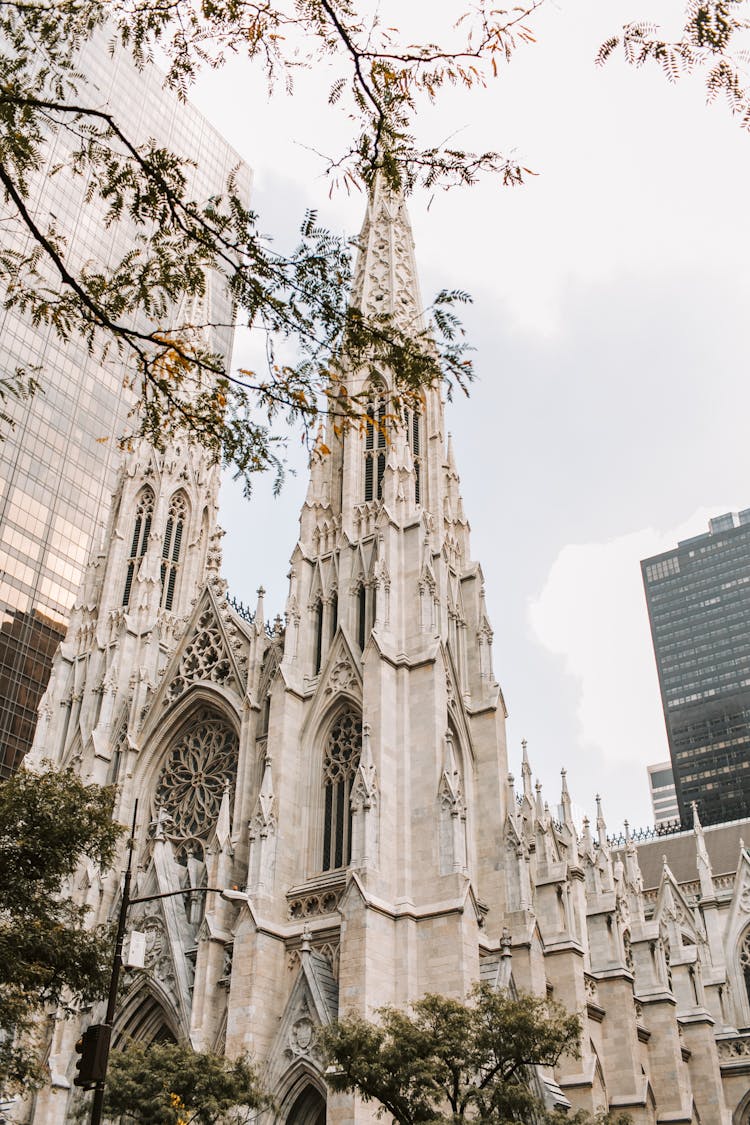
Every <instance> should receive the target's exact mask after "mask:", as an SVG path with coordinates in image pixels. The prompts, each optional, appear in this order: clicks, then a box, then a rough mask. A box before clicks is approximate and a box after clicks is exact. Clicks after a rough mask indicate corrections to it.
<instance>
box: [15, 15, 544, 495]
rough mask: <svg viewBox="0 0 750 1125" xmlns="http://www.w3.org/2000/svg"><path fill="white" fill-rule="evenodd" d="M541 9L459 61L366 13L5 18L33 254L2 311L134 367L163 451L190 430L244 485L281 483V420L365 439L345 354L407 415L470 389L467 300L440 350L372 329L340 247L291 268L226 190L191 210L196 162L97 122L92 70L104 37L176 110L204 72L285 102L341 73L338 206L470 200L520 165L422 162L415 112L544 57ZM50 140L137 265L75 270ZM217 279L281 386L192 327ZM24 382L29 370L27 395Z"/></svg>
mask: <svg viewBox="0 0 750 1125" xmlns="http://www.w3.org/2000/svg"><path fill="white" fill-rule="evenodd" d="M540 3H542V0H527V2H526V4H525V5H521V6H520V7H514V8H511V9H507V10H506V9H498V8H494V7H493V6H492V4H491V3H490V0H475V3H473V4H472V5H471V6H470V7H469V8H467V10H466V11H465V12H464V14H463V15H462V16H461V18H460V19H459V21H458V24H457V25H456V27H455V28H454V30H453V32H452V36H453V40H452V42H450V43H444V44H442V45H441V44H437V43H434V42H431V41H429V40H427V39H425V41H424V42H419V43H408V42H402V41H401V39H400V36H399V33H398V31H397V30H396V29H394V28H391V27H384V26H382V25H381V24H380V23H379V21H378V18H377V16H374V17H372V18H365V16H364V15H363V14H362V12H361V11H360V7H364V5H359V4H357V3H355V2H354V0H211V3H207V2H206V0H171V2H170V3H168V4H161V3H154V2H153V0H53V2H51V3H45V4H36V3H29V2H28V0H2V2H0V186H1V188H2V192H3V194H4V199H5V204H6V210H7V212H8V214H9V216H10V217H11V219H12V220H13V222H14V223H15V225H16V229H17V230H21V231H23V232H24V234H25V235H26V236H30V237H27V238H26V240H25V241H24V242H18V243H16V244H14V245H13V246H11V247H10V248H8V247H7V246H6V248H5V249H4V250H3V251H2V253H0V268H2V270H3V272H4V273H5V275H6V277H7V278H8V279H9V281H8V286H7V290H6V295H5V304H6V307H13V308H16V309H17V310H19V312H20V313H21V314H23V315H24V316H26V317H28V318H30V320H31V321H32V322H33V323H34V324H35V325H37V326H41V325H49V326H51V327H52V329H53V330H54V331H55V332H56V333H57V334H58V335H59V336H60V337H61V338H63V339H67V338H69V337H71V336H73V335H77V336H81V337H82V338H83V339H84V340H85V342H86V344H87V345H88V347H89V348H90V349H92V350H96V351H103V352H105V353H106V352H107V351H108V350H109V351H110V352H111V351H113V350H115V351H117V352H119V353H120V354H121V355H123V356H124V357H125V358H126V359H127V361H128V364H129V369H130V370H131V372H132V375H131V377H130V382H131V384H132V387H133V389H134V391H135V392H136V394H137V397H138V399H139V405H140V426H141V431H142V432H143V433H144V434H145V435H146V436H147V437H148V438H149V439H150V440H151V441H153V442H154V443H155V444H156V445H157V446H160V445H162V444H163V441H164V438H165V434H168V433H169V432H170V431H171V430H172V429H173V428H174V426H175V425H177V424H186V425H187V426H188V427H189V428H190V429H191V430H192V432H193V433H194V435H195V436H196V437H197V438H198V439H199V440H200V441H201V442H203V443H204V444H205V445H206V446H207V447H208V448H209V449H210V450H211V451H212V452H213V453H214V454H215V455H216V456H217V457H223V459H224V460H225V461H226V462H228V463H232V464H233V465H234V466H235V468H236V469H237V471H238V473H240V474H241V475H243V476H244V477H245V479H246V481H249V479H250V475H251V474H252V472H254V471H256V470H259V469H264V468H267V467H269V466H276V468H277V469H278V468H279V465H280V460H279V446H278V441H279V432H278V423H279V421H280V419H281V418H282V417H283V418H285V419H286V420H288V421H291V422H292V423H294V424H297V425H298V426H301V427H302V428H303V430H304V431H305V433H306V434H307V436H308V437H309V438H310V439H311V441H312V443H313V444H314V443H315V440H316V438H317V440H320V432H321V431H320V422H321V416H322V415H323V414H325V413H326V412H327V411H329V410H331V409H335V411H336V412H337V413H338V414H339V415H340V416H341V417H340V419H339V420H338V422H337V424H338V425H341V426H346V425H347V424H351V423H352V421H354V422H357V421H358V420H360V421H361V418H362V413H363V411H364V404H363V403H358V402H356V401H354V400H353V399H352V398H351V397H350V396H349V397H344V396H341V395H340V394H339V389H338V386H337V370H336V366H335V359H336V356H337V354H339V352H340V349H341V348H342V346H343V345H345V346H346V350H347V355H348V356H349V358H350V359H351V360H352V361H353V362H354V363H369V364H372V365H373V366H374V367H379V368H381V369H382V368H384V367H385V368H389V369H390V370H392V371H393V372H394V375H395V386H394V395H393V398H394V401H393V408H394V410H396V409H398V408H399V406H400V405H403V402H404V400H405V399H406V400H409V399H410V398H413V397H414V395H415V394H416V393H418V391H419V389H420V388H423V387H424V386H427V385H432V384H435V383H437V382H438V381H440V380H442V379H447V380H448V382H449V384H450V385H451V386H455V385H458V386H461V387H463V388H466V385H467V382H468V381H469V379H470V377H471V366H470V361H469V360H468V358H467V354H466V345H465V341H464V339H463V336H462V330H461V326H460V323H459V321H458V319H457V318H456V315H455V312H454V311H453V306H454V305H455V304H456V302H460V301H462V300H465V299H466V295H465V294H464V293H462V292H460V291H456V292H444V293H441V294H439V295H438V298H437V299H436V302H435V304H434V305H433V306H432V308H433V310H434V312H435V316H434V324H433V333H432V335H433V336H434V337H435V341H434V342H433V341H432V340H431V338H430V335H429V334H428V332H426V331H423V330H420V329H419V327H418V326H417V325H416V324H411V325H409V324H407V325H403V324H397V323H396V322H395V320H394V319H393V318H392V317H390V316H389V315H386V314H382V315H378V316H375V317H371V318H365V317H363V316H361V315H359V314H358V313H357V312H356V310H351V309H350V308H349V307H348V292H349V287H350V283H351V265H350V247H349V245H348V244H347V243H346V242H345V241H344V240H342V239H339V238H335V237H333V236H332V235H331V234H330V233H329V232H327V231H325V230H322V229H321V228H320V227H319V226H318V225H317V223H316V220H315V216H314V215H308V216H306V218H305V220H304V222H303V223H302V226H301V233H300V241H299V244H298V246H297V248H296V249H295V250H294V251H292V252H291V253H290V254H283V253H280V252H277V251H275V250H274V249H273V247H272V245H271V244H270V243H269V241H268V240H267V239H265V238H263V237H262V236H261V233H260V231H259V227H258V219H257V216H256V215H255V214H254V212H253V211H251V210H249V209H248V207H247V205H246V203H245V202H244V201H243V200H242V199H241V198H240V195H239V192H238V191H237V186H236V182H235V181H234V179H233V178H232V177H230V179H229V182H228V183H227V184H226V186H225V188H224V190H223V191H222V190H221V188H220V187H219V186H218V185H217V194H216V195H215V196H214V197H212V198H211V199H209V200H202V199H194V198H192V197H191V195H190V193H189V191H188V187H187V183H188V180H187V177H186V171H185V161H184V159H183V158H182V156H181V155H180V154H175V153H173V152H170V151H168V150H166V149H165V148H163V147H161V146H160V145H159V144H157V143H156V142H155V141H154V140H146V141H145V142H144V141H143V140H142V139H140V138H137V137H134V136H131V135H130V134H129V132H128V131H127V129H126V128H125V127H124V125H123V124H122V121H121V119H120V118H119V116H118V111H117V107H112V108H106V107H104V108H102V104H101V96H100V95H99V94H98V92H97V91H96V90H95V89H93V88H92V87H91V86H90V84H89V83H88V82H87V80H86V78H85V77H84V75H82V74H81V73H80V72H79V70H78V69H77V58H76V55H77V51H78V49H79V48H80V46H81V45H82V44H84V43H86V42H87V41H88V40H89V39H90V38H91V37H92V36H94V35H108V36H109V37H110V39H111V40H112V41H113V42H115V43H118V44H120V45H121V46H123V47H124V48H125V49H127V50H128V51H130V52H131V54H132V55H133V57H134V59H135V61H136V62H137V64H138V65H146V64H147V62H148V60H149V59H150V58H151V56H152V54H153V52H154V51H155V50H159V51H160V52H161V55H162V57H165V58H166V60H167V67H168V72H167V84H168V85H170V86H171V87H172V88H174V89H176V90H177V91H178V93H179V94H181V95H184V94H185V93H186V91H187V89H188V88H189V85H190V83H191V82H192V81H193V80H194V79H195V77H196V75H197V73H198V72H199V70H200V68H201V67H204V66H211V67H215V66H220V65H221V64H222V63H223V61H224V60H225V59H226V57H227V56H229V55H234V54H237V53H240V54H242V55H244V56H246V57H247V58H248V60H249V61H250V62H253V63H255V64H257V65H260V66H262V68H263V69H264V71H265V74H266V77H267V79H268V82H269V86H270V87H271V88H273V86H274V85H275V84H276V83H277V82H278V81H279V80H281V81H283V82H284V84H285V85H287V87H288V86H289V85H290V84H291V82H292V80H293V77H294V74H295V71H296V70H297V69H298V68H300V67H308V68H309V67H317V66H327V67H328V68H329V69H330V72H331V76H332V78H331V81H332V85H331V89H330V94H329V99H328V100H329V102H330V105H331V106H332V107H336V109H337V110H340V111H341V112H343V114H344V115H345V118H346V119H347V120H349V122H350V124H351V136H350V143H349V144H348V145H347V146H346V148H345V151H344V152H342V153H340V154H335V155H333V156H331V157H330V158H328V160H327V169H328V172H329V174H330V176H331V183H332V186H334V185H335V184H336V183H341V184H345V185H346V186H347V187H351V186H353V185H354V186H358V187H359V186H365V187H366V186H367V185H368V184H370V183H371V181H372V178H373V176H374V175H375V174H376V171H379V172H380V173H381V174H382V175H383V176H384V177H385V178H386V180H387V181H388V183H389V184H390V185H391V186H392V187H393V188H395V189H404V190H406V191H409V190H411V188H413V187H414V186H415V185H417V184H422V185H428V186H430V185H451V184H470V183H473V182H474V181H475V180H476V179H477V178H478V177H479V176H480V175H481V174H482V173H485V172H487V173H492V174H495V175H498V176H499V177H500V178H501V180H502V181H503V182H504V183H507V184H516V183H520V182H521V181H522V179H523V174H524V170H523V169H522V168H521V167H520V166H519V164H518V163H517V162H516V161H514V160H512V159H510V158H508V157H505V156H503V155H502V154H500V153H498V152H494V151H488V152H481V153H473V152H465V151H463V150H461V149H458V148H455V147H449V146H447V145H445V144H433V145H428V146H421V145H420V144H418V143H417V141H416V140H415V137H414V135H413V131H412V126H413V121H414V117H415V114H416V113H417V112H418V110H419V108H420V106H421V105H422V104H425V103H429V102H434V101H435V100H436V99H437V98H438V97H439V96H440V93H441V91H442V90H444V89H445V88H446V87H448V86H451V85H452V86H456V85H458V86H463V87H467V88H470V87H472V86H476V85H481V84H484V83H485V82H486V81H487V80H488V79H489V78H490V77H491V76H493V75H495V74H497V72H498V69H499V64H502V63H504V62H505V61H506V60H507V59H508V58H510V55H511V53H512V51H513V49H514V48H515V47H516V46H517V44H518V43H519V42H525V41H529V40H531V38H532V36H531V32H530V30H529V27H528V25H527V22H526V18H527V17H528V15H529V14H530V13H531V12H533V10H534V9H535V8H536V7H538V6H539V4H540ZM51 134H62V135H64V136H65V137H66V138H67V139H68V149H69V151H68V156H67V158H66V159H64V160H63V161H62V164H64V165H65V166H66V167H67V171H68V172H69V173H70V174H72V175H74V176H77V177H82V178H85V182H86V185H87V187H86V198H87V201H88V202H89V204H90V205H91V208H92V213H93V214H96V215H99V216H103V219H102V220H101V221H102V223H103V229H102V236H103V239H104V238H106V229H105V228H106V227H107V226H109V225H111V224H112V223H117V222H118V221H120V219H122V218H123V217H124V216H127V218H128V221H129V222H130V223H132V224H133V225H134V227H135V230H136V232H137V233H136V238H135V239H134V245H133V247H132V249H130V250H129V251H128V253H127V254H126V255H125V256H124V257H123V258H122V259H121V260H120V261H118V262H114V263H112V265H111V266H110V267H109V268H108V269H104V268H103V267H102V266H100V265H98V264H92V263H78V262H76V261H75V259H74V257H73V256H72V255H71V254H70V252H69V249H68V244H67V239H66V231H65V230H61V229H58V228H57V226H56V221H55V219H54V217H53V216H51V215H50V216H45V215H40V214H39V213H37V211H36V210H35V209H34V206H33V191H32V188H33V183H34V178H35V176H38V175H39V174H40V173H41V170H42V169H43V167H44V160H45V153H46V147H47V145H46V142H47V139H48V138H49V136H50V135H51ZM313 140H314V138H313ZM61 172H62V168H61V167H57V168H56V169H54V170H53V172H52V174H53V175H59V174H61ZM211 271H218V272H219V273H220V274H222V275H223V277H224V278H225V279H226V283H227V286H228V290H229V293H230V295H231V298H232V300H233V301H234V303H235V305H236V307H237V308H238V310H239V314H240V316H241V318H242V319H244V320H245V321H246V322H247V323H249V324H252V325H253V326H255V327H256V328H258V329H259V330H261V331H263V332H265V333H266V334H267V338H268V348H267V354H268V365H267V369H265V370H263V371H261V372H252V371H230V370H227V369H226V368H225V366H224V364H223V362H222V359H221V357H220V356H218V355H217V354H214V353H212V352H211V350H210V348H209V347H208V346H207V344H206V342H205V339H206V336H205V333H202V331H201V329H203V328H204V327H205V326H204V325H196V324H192V323H189V322H188V320H187V319H186V318H185V314H184V311H183V313H182V316H181V315H180V310H184V309H185V308H186V307H188V306H187V305H186V300H187V301H188V302H189V300H190V299H192V298H196V297H198V298H200V297H201V296H202V295H203V294H204V293H205V291H206V279H207V277H208V276H209V274H210V273H211ZM24 379H25V380H26V381H25V382H24ZM28 379H29V373H25V372H19V380H20V382H19V386H20V387H21V388H22V389H26V390H28V387H29V384H28ZM40 380H41V381H43V373H41V375H40ZM333 404H335V406H333Z"/></svg>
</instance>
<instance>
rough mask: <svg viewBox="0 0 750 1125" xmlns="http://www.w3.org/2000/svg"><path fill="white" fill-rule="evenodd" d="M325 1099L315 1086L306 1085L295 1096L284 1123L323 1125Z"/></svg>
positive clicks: (290, 1124) (291, 1124)
mask: <svg viewBox="0 0 750 1125" xmlns="http://www.w3.org/2000/svg"><path fill="white" fill-rule="evenodd" d="M325 1122H326V1100H325V1098H324V1097H323V1095H322V1094H321V1092H320V1090H318V1089H317V1088H316V1087H315V1086H312V1085H311V1086H306V1087H305V1088H304V1090H303V1091H302V1093H301V1094H300V1095H299V1096H298V1097H297V1098H295V1101H294V1105H293V1106H292V1108H291V1110H290V1111H289V1115H288V1116H287V1119H286V1125H325Z"/></svg>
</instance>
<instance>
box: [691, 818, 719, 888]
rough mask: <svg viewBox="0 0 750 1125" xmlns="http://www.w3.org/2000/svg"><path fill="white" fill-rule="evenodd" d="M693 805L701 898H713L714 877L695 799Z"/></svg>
mask: <svg viewBox="0 0 750 1125" xmlns="http://www.w3.org/2000/svg"><path fill="white" fill-rule="evenodd" d="M692 807H693V832H694V834H695V850H696V864H697V867H698V878H699V879H700V884H701V898H702V899H704V900H706V899H709V900H710V899H713V897H714V879H713V870H712V868H711V859H710V857H709V854H708V848H707V847H706V837H705V836H704V834H703V825H702V824H701V822H700V818H699V816H698V806H697V804H696V803H695V801H693V802H692Z"/></svg>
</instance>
